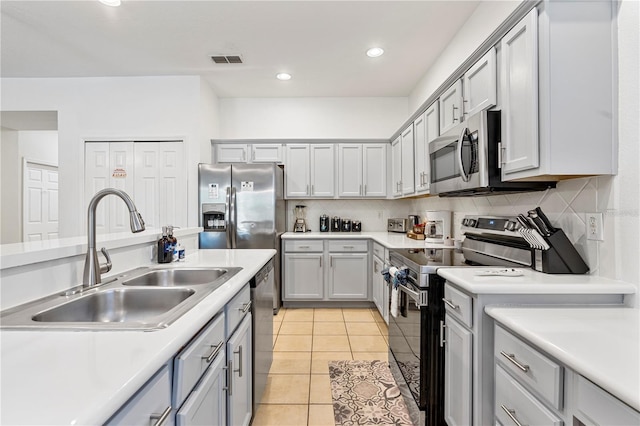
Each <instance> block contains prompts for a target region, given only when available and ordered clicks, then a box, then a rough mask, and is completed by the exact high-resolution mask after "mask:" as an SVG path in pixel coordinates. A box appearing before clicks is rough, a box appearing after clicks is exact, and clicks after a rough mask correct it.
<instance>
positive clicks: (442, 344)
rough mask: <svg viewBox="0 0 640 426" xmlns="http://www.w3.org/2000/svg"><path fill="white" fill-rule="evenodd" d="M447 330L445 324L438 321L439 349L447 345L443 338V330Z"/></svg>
mask: <svg viewBox="0 0 640 426" xmlns="http://www.w3.org/2000/svg"><path fill="white" fill-rule="evenodd" d="M445 328H447V324H445V323H444V321H442V320H440V347H441V348H443V347H444V344H445V343H447V341H446V340H445V338H444V329H445Z"/></svg>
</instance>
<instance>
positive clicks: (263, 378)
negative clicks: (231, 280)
mask: <svg viewBox="0 0 640 426" xmlns="http://www.w3.org/2000/svg"><path fill="white" fill-rule="evenodd" d="M273 262H274V261H273V259H271V260H270V261H269V263H267V264H266V265H265V266H264V267H263V268H262V269H261V270H260V271H259V272H258V273H257V274H256V276H255V277H253V278H252V279H251V281H250V284H251V314H252V322H253V324H252V325H253V336H252V344H253V345H252V346H253V412H254V413H255V412H256V409H257V408H258V404H259V403H260V400H261V399H262V394H263V393H264V388H265V387H266V385H267V376H268V375H269V369H270V368H271V362H272V361H273V293H274V288H275V270H274V263H273Z"/></svg>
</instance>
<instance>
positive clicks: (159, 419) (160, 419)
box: [149, 406, 171, 426]
mask: <svg viewBox="0 0 640 426" xmlns="http://www.w3.org/2000/svg"><path fill="white" fill-rule="evenodd" d="M169 414H171V406H168V407H167V408H165V409H164V411H163V412H162V413H161V414H156V413H153V414H151V415H150V416H149V418H150V419H151V420H152V421H153V420H155V421H156V422H155V423H153V426H162V425H163V424H164V422H166V421H167V419H168V418H169Z"/></svg>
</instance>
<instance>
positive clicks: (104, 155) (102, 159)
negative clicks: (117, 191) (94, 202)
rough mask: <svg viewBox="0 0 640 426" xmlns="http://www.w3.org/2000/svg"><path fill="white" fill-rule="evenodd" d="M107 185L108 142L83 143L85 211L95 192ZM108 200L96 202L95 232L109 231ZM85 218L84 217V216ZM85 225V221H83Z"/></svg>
mask: <svg viewBox="0 0 640 426" xmlns="http://www.w3.org/2000/svg"><path fill="white" fill-rule="evenodd" d="M108 186H109V142H91V143H85V144H84V200H85V202H84V205H83V206H82V208H83V211H86V208H87V206H88V205H89V201H90V200H91V198H92V197H93V196H94V195H95V193H96V192H98V191H100V190H102V189H105V188H107V187H108ZM107 207H108V200H107V199H104V200H102V202H101V203H99V204H98V209H97V210H96V221H95V223H96V232H97V233H98V234H104V233H107V232H109V223H108V222H107V220H108V216H107V212H108V208H107ZM85 220H86V218H85ZM85 225H86V223H85Z"/></svg>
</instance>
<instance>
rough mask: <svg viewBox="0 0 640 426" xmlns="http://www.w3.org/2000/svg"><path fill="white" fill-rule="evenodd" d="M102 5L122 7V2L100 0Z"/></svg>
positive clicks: (118, 0) (117, 0)
mask: <svg viewBox="0 0 640 426" xmlns="http://www.w3.org/2000/svg"><path fill="white" fill-rule="evenodd" d="M98 1H99V2H100V3H102V4H104V5H107V6H113V7H116V6H120V0H98Z"/></svg>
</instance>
